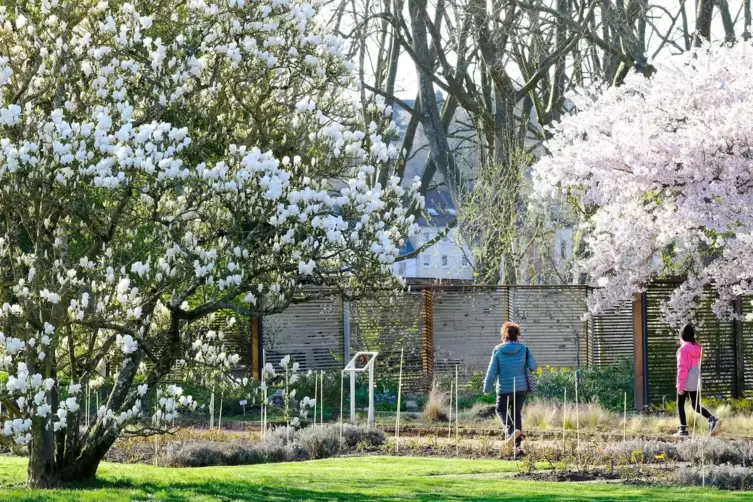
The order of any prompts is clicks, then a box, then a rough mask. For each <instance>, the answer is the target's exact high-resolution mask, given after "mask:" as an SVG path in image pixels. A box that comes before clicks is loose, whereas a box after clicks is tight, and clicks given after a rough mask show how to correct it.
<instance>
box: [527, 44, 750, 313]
mask: <svg viewBox="0 0 753 502" xmlns="http://www.w3.org/2000/svg"><path fill="white" fill-rule="evenodd" d="M658 68H659V69H658V72H657V73H656V75H655V76H653V77H652V78H651V79H646V78H644V77H642V76H640V75H632V76H631V77H629V78H628V79H627V80H626V82H625V85H623V86H621V87H618V88H610V89H606V90H605V89H601V88H595V89H586V90H581V91H579V92H577V93H574V94H573V95H572V96H571V99H572V100H573V102H574V104H575V105H576V107H577V113H575V114H573V115H571V116H568V117H565V118H564V119H563V120H562V122H560V123H559V124H557V125H556V126H555V127H554V129H553V131H552V132H553V134H554V137H553V139H552V140H550V141H549V142H548V143H547V149H548V151H549V155H548V156H546V157H545V158H543V159H542V160H541V161H539V162H538V163H537V164H536V165H535V167H534V170H533V179H534V183H535V190H536V194H537V196H538V198H539V199H540V200H543V201H551V200H552V199H558V198H559V197H560V196H561V195H562V194H563V193H564V194H566V195H569V196H575V197H577V198H579V200H580V201H581V203H582V207H583V208H585V209H586V213H587V214H591V216H589V217H588V218H587V220H586V221H585V222H584V225H585V227H586V229H587V230H588V232H589V234H588V238H587V239H586V244H587V248H588V252H587V258H585V259H584V260H583V263H582V265H583V267H584V268H585V270H586V271H587V272H589V273H590V275H591V277H593V279H594V281H595V283H596V285H598V286H600V289H599V290H598V291H596V292H595V293H596V294H595V295H594V296H593V298H592V302H591V305H590V306H591V308H592V309H594V310H596V311H599V310H603V309H605V308H609V307H613V306H615V305H617V304H618V303H620V302H621V301H624V300H626V299H628V298H629V297H630V295H631V294H633V293H635V292H638V291H640V290H641V289H642V288H643V287H645V285H646V284H647V283H648V282H650V281H651V280H654V279H657V278H662V277H670V276H674V277H684V278H685V280H684V282H683V283H682V285H681V286H680V287H679V288H678V289H677V290H676V291H675V292H674V294H673V295H672V296H671V298H670V299H669V300H668V302H667V303H666V305H665V307H664V314H665V318H666V320H667V321H669V322H670V323H672V324H673V325H677V326H679V325H682V324H683V323H685V322H687V321H690V320H692V317H693V311H694V310H695V308H696V307H697V306H698V303H699V300H700V298H701V297H702V295H703V292H704V288H707V287H708V286H711V285H713V286H714V287H715V288H716V289H717V291H718V293H719V296H718V299H717V301H716V302H715V303H714V305H713V309H714V312H715V313H716V314H717V315H718V316H720V317H723V316H730V315H731V314H732V312H731V307H730V305H731V300H732V299H733V298H734V297H735V296H737V295H745V294H751V293H753V267H752V266H751V264H753V122H751V117H753V93H751V87H750V82H753V48H752V47H751V46H750V44H737V45H735V46H734V47H732V48H727V47H709V46H707V47H703V48H700V49H697V50H694V51H692V52H689V53H686V54H683V55H679V56H673V57H671V58H668V59H667V60H666V61H664V62H662V63H661V64H660V65H658Z"/></svg>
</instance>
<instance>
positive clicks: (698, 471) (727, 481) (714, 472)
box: [674, 465, 753, 490]
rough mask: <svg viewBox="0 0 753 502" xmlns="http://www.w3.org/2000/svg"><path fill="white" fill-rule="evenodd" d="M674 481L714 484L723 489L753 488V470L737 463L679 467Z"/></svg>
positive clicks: (682, 483)
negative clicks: (704, 466)
mask: <svg viewBox="0 0 753 502" xmlns="http://www.w3.org/2000/svg"><path fill="white" fill-rule="evenodd" d="M674 481H675V482H676V483H677V484H679V485H684V486H701V485H705V486H714V487H716V488H721V489H722V490H750V489H753V470H752V469H749V468H747V467H741V466H736V465H715V466H708V467H706V468H700V467H697V466H693V467H687V468H684V469H679V470H678V471H677V472H676V473H675V478H674Z"/></svg>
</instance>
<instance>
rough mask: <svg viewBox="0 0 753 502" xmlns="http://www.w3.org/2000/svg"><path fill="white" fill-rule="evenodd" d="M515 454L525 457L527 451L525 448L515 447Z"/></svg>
mask: <svg viewBox="0 0 753 502" xmlns="http://www.w3.org/2000/svg"><path fill="white" fill-rule="evenodd" d="M515 456H516V457H525V456H526V452H525V451H523V448H521V447H517V448H515Z"/></svg>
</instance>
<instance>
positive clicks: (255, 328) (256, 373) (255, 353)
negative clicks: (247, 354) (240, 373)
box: [251, 316, 263, 381]
mask: <svg viewBox="0 0 753 502" xmlns="http://www.w3.org/2000/svg"><path fill="white" fill-rule="evenodd" d="M262 347H263V344H262V334H261V317H259V316H255V317H252V318H251V374H252V375H253V377H254V378H255V379H256V380H257V381H259V380H261V366H262V353H263V352H262V351H263V348H262Z"/></svg>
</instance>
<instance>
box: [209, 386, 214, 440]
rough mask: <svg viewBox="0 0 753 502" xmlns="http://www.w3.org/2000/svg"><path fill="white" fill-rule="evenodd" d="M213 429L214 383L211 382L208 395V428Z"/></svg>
mask: <svg viewBox="0 0 753 502" xmlns="http://www.w3.org/2000/svg"><path fill="white" fill-rule="evenodd" d="M212 429H214V384H212V393H211V394H210V395H209V430H210V431H211V430H212Z"/></svg>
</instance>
